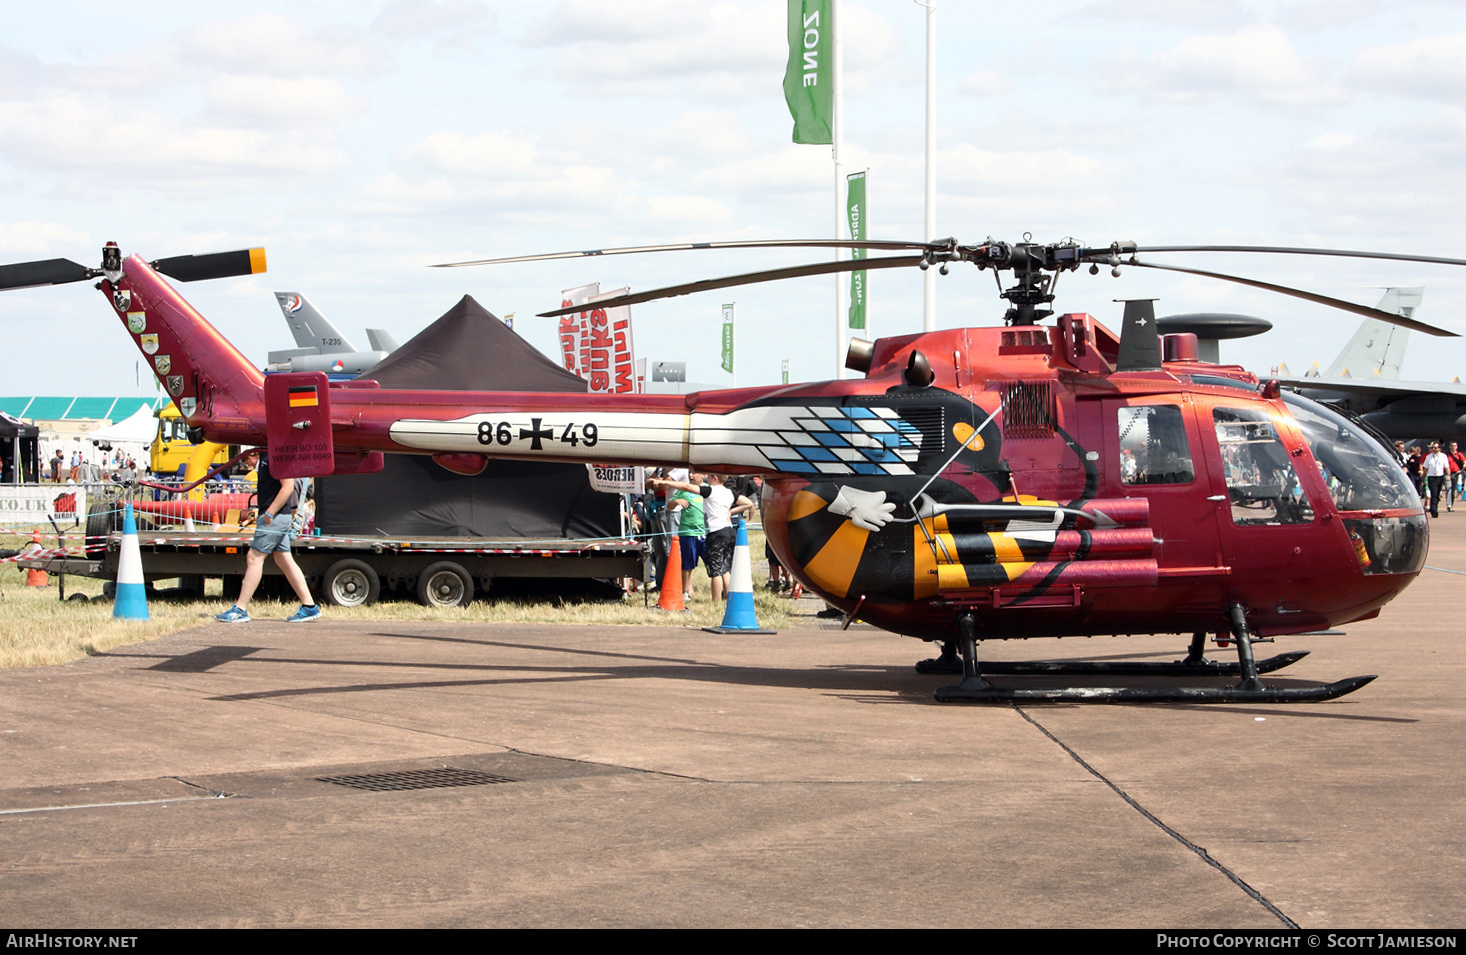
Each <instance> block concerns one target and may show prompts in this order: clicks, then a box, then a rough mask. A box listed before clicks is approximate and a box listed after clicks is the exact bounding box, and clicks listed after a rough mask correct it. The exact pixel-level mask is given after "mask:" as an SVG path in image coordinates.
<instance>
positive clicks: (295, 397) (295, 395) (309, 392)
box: [290, 385, 321, 408]
mask: <svg viewBox="0 0 1466 955" xmlns="http://www.w3.org/2000/svg"><path fill="white" fill-rule="evenodd" d="M320 403H321V399H320V397H319V396H318V395H317V394H316V386H315V385H291V386H290V407H292V408H314V407H316V406H317V405H319V404H320Z"/></svg>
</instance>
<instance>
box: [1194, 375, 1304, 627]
mask: <svg viewBox="0 0 1466 955" xmlns="http://www.w3.org/2000/svg"><path fill="white" fill-rule="evenodd" d="M1203 414H1204V415H1206V416H1207V417H1209V418H1210V419H1211V421H1210V424H1211V425H1212V428H1211V436H1210V437H1209V438H1208V440H1207V443H1206V453H1207V459H1208V465H1209V466H1210V469H1211V472H1212V474H1213V488H1212V490H1213V495H1212V500H1213V501H1215V502H1216V507H1217V524H1218V527H1219V529H1220V534H1221V538H1222V551H1223V553H1224V554H1225V555H1226V556H1227V558H1228V563H1230V564H1232V565H1234V566H1235V567H1237V568H1242V567H1245V568H1246V569H1247V572H1248V574H1249V575H1252V576H1255V577H1258V578H1261V579H1265V580H1268V581H1271V582H1273V584H1274V587H1273V589H1274V590H1275V591H1276V598H1275V599H1276V602H1277V605H1278V606H1279V607H1280V608H1281V607H1283V606H1284V605H1286V603H1287V602H1288V596H1287V595H1288V593H1289V591H1290V590H1291V589H1292V588H1293V586H1294V584H1293V581H1294V579H1295V578H1297V577H1298V576H1299V571H1300V569H1301V566H1307V565H1308V564H1309V562H1310V555H1312V559H1313V560H1316V559H1317V558H1318V556H1319V555H1320V554H1325V553H1329V552H1330V546H1329V545H1330V543H1331V536H1330V535H1329V533H1328V529H1327V528H1326V527H1324V525H1323V522H1322V521H1320V520H1318V515H1317V514H1316V513H1315V511H1316V509H1315V506H1314V502H1313V501H1312V500H1311V499H1310V497H1309V493H1308V490H1307V487H1308V486H1307V485H1305V484H1303V483H1302V482H1301V481H1300V480H1299V477H1298V471H1297V469H1296V468H1295V464H1297V463H1301V462H1305V461H1309V460H1310V459H1309V458H1308V456H1307V455H1306V453H1305V449H1304V445H1303V440H1302V438H1301V437H1299V436H1298V434H1297V433H1295V432H1294V431H1293V429H1292V428H1291V427H1289V426H1288V425H1286V424H1285V423H1284V422H1283V421H1282V420H1281V419H1280V418H1279V417H1278V416H1277V414H1276V413H1275V412H1274V411H1273V410H1272V409H1271V408H1268V407H1265V406H1262V405H1259V404H1253V405H1250V406H1249V405H1237V406H1228V405H1226V404H1223V403H1219V404H1217V405H1215V406H1214V407H1212V408H1211V409H1210V413H1209V414H1207V413H1206V412H1203ZM1269 602H1271V601H1269ZM1282 612H1286V611H1282Z"/></svg>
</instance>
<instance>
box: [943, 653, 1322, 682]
mask: <svg viewBox="0 0 1466 955" xmlns="http://www.w3.org/2000/svg"><path fill="white" fill-rule="evenodd" d="M1306 656H1308V651H1307V650H1293V651H1290V652H1288V653H1280V654H1278V655H1277V656H1272V657H1267V658H1266V659H1263V660H1258V661H1257V664H1256V666H1257V672H1258V673H1273V672H1275V671H1277V670H1281V669H1283V668H1284V667H1290V666H1292V665H1293V664H1295V663H1297V662H1298V661H1299V660H1302V659H1303V658H1304V657H1306ZM982 669H983V672H984V673H998V674H1004V675H1008V676H1238V675H1239V674H1240V673H1241V672H1242V668H1241V666H1240V665H1239V664H1236V663H1216V662H1214V661H1211V660H1202V661H1201V662H1200V663H1190V662H1187V661H1185V660H1177V661H1176V662H1175V663H1145V662H1141V661H1120V662H1115V663H1107V662H1098V661H1096V662H1071V661H1067V660H1019V661H1011V662H1001V661H1000V662H994V661H985V662H984V663H983V665H982ZM916 672H917V673H924V674H950V675H954V676H955V675H960V674H961V673H962V660H961V658H960V657H958V656H957V655H956V654H953V655H952V656H951V657H950V658H948V657H945V656H941V657H933V658H931V659H930V660H922V661H921V662H920V663H918V664H916Z"/></svg>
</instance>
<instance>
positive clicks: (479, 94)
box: [0, 0, 1466, 394]
mask: <svg viewBox="0 0 1466 955" xmlns="http://www.w3.org/2000/svg"><path fill="white" fill-rule="evenodd" d="M240 9H241V8H240V6H239V5H238V4H218V3H209V2H198V3H192V4H187V5H185V4H181V3H176V2H168V3H164V2H149V0H136V2H131V3H128V4H117V3H115V2H110V0H109V2H106V3H100V2H76V3H65V4H29V5H26V6H24V7H21V8H17V9H15V10H8V11H7V21H6V30H5V32H4V34H3V36H0V197H3V198H0V262H14V261H23V260H28V259H39V258H50V257H54V256H64V257H67V258H72V259H75V260H77V261H81V262H84V263H86V264H95V262H96V259H97V256H98V250H99V247H100V245H101V243H102V242H104V241H106V240H109V239H112V240H116V241H117V242H119V243H120V244H121V245H122V246H123V249H124V251H126V252H129V253H130V252H134V251H135V252H140V253H142V254H143V255H145V256H146V257H148V258H156V257H160V256H165V255H176V254H180V253H185V252H208V251H217V250H222V249H231V248H240V247H246V246H252V245H263V246H265V247H266V248H267V249H268V255H269V263H270V270H269V272H268V273H267V274H266V275H262V276H256V277H253V278H250V279H239V280H228V281H220V282H212V283H199V284H197V285H190V286H186V287H185V288H184V292H185V295H186V296H187V297H188V298H189V299H190V300H191V301H192V302H193V303H194V304H195V305H196V306H198V307H199V308H200V310H201V311H203V312H204V314H205V315H206V316H208V317H209V318H210V319H211V320H212V321H214V322H215V324H217V325H218V326H219V327H220V329H221V330H222V331H223V332H224V333H225V334H226V335H228V336H229V337H230V338H231V339H233V340H234V341H235V342H236V344H238V345H239V346H240V347H241V348H242V349H243V350H244V351H245V353H246V354H248V355H249V356H250V357H252V358H254V359H256V360H258V361H260V362H263V360H264V357H265V352H266V351H268V350H269V349H271V348H284V347H289V346H290V344H291V343H290V341H289V338H288V334H287V331H286V329H285V326H284V323H283V321H282V320H281V318H280V315H279V312H278V310H277V309H276V307H275V304H274V299H273V297H272V296H271V294H270V292H271V291H272V290H276V289H278V290H292V291H300V292H303V293H305V294H306V295H307V296H309V297H310V298H311V300H312V301H313V302H314V303H315V304H316V305H317V306H318V307H319V308H320V309H321V310H322V311H323V312H324V313H325V314H326V315H328V316H329V317H331V318H332V319H333V320H334V321H335V322H336V323H337V324H338V325H339V326H340V327H341V328H342V329H343V330H344V331H345V332H346V333H347V334H348V335H351V336H353V337H354V338H355V339H356V340H357V342H358V344H359V345H361V346H363V347H364V346H365V340H364V339H365V336H364V335H363V334H362V329H363V328H364V327H366V326H374V327H378V326H379V327H385V328H388V329H389V330H391V331H392V332H393V333H394V334H395V335H397V337H398V338H399V339H401V340H406V339H407V338H408V337H410V336H411V335H413V334H415V333H416V332H417V331H418V330H419V329H421V328H422V327H423V326H424V325H426V324H427V323H428V322H430V321H431V320H432V319H434V318H436V317H437V316H438V315H439V314H441V313H442V312H444V311H446V310H447V309H448V308H449V307H450V306H451V305H452V304H453V303H454V302H455V301H456V300H457V299H458V298H459V296H461V295H462V294H464V293H465V292H466V293H469V294H472V295H473V296H474V297H475V298H477V299H478V300H479V301H480V302H481V303H483V304H484V305H485V306H486V307H487V308H488V309H489V310H491V311H493V312H495V313H496V314H500V315H502V314H505V313H511V312H512V313H515V314H516V317H517V328H518V329H519V330H521V332H522V333H524V334H525V335H526V336H527V337H528V338H529V339H530V340H531V341H532V342H534V343H535V344H536V345H538V346H539V347H540V348H541V349H542V350H544V351H547V352H553V349H554V344H553V335H552V331H551V323H550V322H549V321H548V320H544V319H534V318H532V317H530V316H531V315H532V313H533V312H535V311H542V310H544V309H545V308H548V307H553V306H555V305H557V304H558V303H559V292H560V290H561V289H564V288H568V287H571V286H576V285H581V284H584V283H587V282H592V281H599V282H601V283H602V285H603V287H605V288H613V287H617V286H621V285H630V286H632V287H633V288H636V289H646V288H651V287H655V286H658V285H663V284H671V283H674V282H679V281H686V280H691V279H697V278H703V277H708V276H713V275H722V274H730V273H735V272H742V271H747V270H752V269H755V268H761V267H770V266H775V265H780V264H795V263H798V262H801V261H807V260H808V258H806V257H805V256H804V255H803V254H801V253H799V252H783V253H763V252H719V253H707V252H693V253H676V254H667V255H661V256H654V257H634V258H633V257H626V258H618V259H601V260H597V261H594V262H569V263H567V262H556V263H535V264H525V265H515V266H499V267H491V268H480V269H474V270H464V269H457V270H431V269H428V268H426V266H427V265H428V264H430V263H434V262H441V261H452V260H457V259H465V258H481V257H487V256H497V255H512V254H520V253H529V252H544V251H555V250H562V249H579V248H596V247H603V246H613V245H626V244H641V243H648V242H663V241H679V240H698V239H733V238H768V237H824V236H828V235H829V234H830V233H831V232H832V230H833V221H834V217H835V213H834V207H835V203H834V197H833V172H832V168H831V162H830V150H829V148H828V147H820V146H796V145H793V144H792V143H791V142H790V129H791V123H790V119H789V114H788V111H787V109H786V107H785V105H784V102H783V96H782V91H781V81H782V76H783V70H784V61H785V55H786V51H785V39H784V37H785V33H784V3H783V2H767V0H749V2H742V0H727V2H719V0H712V2H703V3H687V2H671V0H668V2H662V0H643V2H636V0H619V2H613V0H565V2H558V3H554V2H545V3H507V2H503V3H500V2H473V0H395V2H387V3H367V2H359V0H354V2H350V3H347V2H329V0H292V2H290V3H288V4H285V3H274V2H271V0H257V2H255V3H253V4H250V5H249V9H250V10H251V11H252V12H249V13H247V14H243V15H241V13H240ZM842 9H843V13H844V17H843V35H844V42H845V82H846V90H847V95H846V103H845V130H846V132H845V159H846V162H847V165H848V167H849V168H850V169H861V168H868V169H869V170H870V173H869V175H870V220H871V223H872V227H871V233H872V235H873V237H876V238H920V237H921V229H922V190H923V182H922V170H923V154H922V150H923V115H924V114H923V109H924V106H923V95H924V93H923V85H922V83H923V69H924V57H925V39H924V30H925V14H924V12H923V10H922V8H921V7H919V6H917V5H916V4H914V3H913V2H912V0H843V7H842ZM938 24H939V25H938V30H939V39H938V69H939V83H940V94H939V97H940V101H939V105H938V121H939V125H940V130H939V133H938V137H937V143H938V150H939V158H938V196H939V203H938V217H937V220H938V231H939V233H940V234H943V235H949V234H950V235H956V236H957V237H959V238H960V239H962V240H963V241H968V242H971V241H977V240H980V239H982V238H984V237H986V236H989V235H991V236H994V237H996V238H1000V239H1007V240H1010V241H1016V240H1019V239H1020V238H1021V237H1022V235H1023V234H1024V233H1025V232H1029V233H1032V235H1033V236H1034V238H1035V239H1038V240H1041V241H1049V240H1057V239H1061V238H1064V237H1066V236H1072V237H1075V238H1077V239H1079V240H1080V241H1083V242H1087V243H1092V244H1099V243H1108V242H1109V241H1111V240H1114V239H1136V240H1138V241H1141V242H1142V243H1146V242H1149V243H1152V244H1173V243H1198V244H1204V243H1256V244H1262V243H1266V244H1276V245H1295V246H1310V245H1322V246H1332V247H1337V248H1355V249H1379V250H1385V251H1395V252H1415V253H1423V254H1435V255H1450V256H1456V257H1466V230H1463V228H1462V223H1463V221H1466V200H1463V190H1462V186H1461V182H1460V180H1461V177H1462V175H1463V170H1466V112H1463V105H1462V104H1463V103H1466V4H1463V3H1461V2H1459V0H1457V2H1452V3H1443V2H1410V0H1393V2H1390V3H1385V2H1382V0H1301V2H1282V0H1278V2H1255V0H1100V2H1062V0H1054V2H1050V3H1047V4H997V3H985V2H971V0H964V2H961V3H958V2H954V0H940V7H939V12H938ZM815 257H817V256H810V257H809V258H815ZM1156 258H1157V260H1161V259H1160V257H1159V256H1157V257H1156ZM1165 261H1178V262H1179V263H1180V264H1187V265H1195V266H1198V267H1202V268H1212V269H1216V270H1220V271H1233V272H1239V271H1241V272H1246V273H1247V274H1250V275H1253V276H1255V277H1259V278H1263V279H1265V280H1270V281H1274V282H1280V283H1282V284H1289V285H1296V286H1302V287H1304V288H1308V289H1310V290H1313V291H1318V292H1322V293H1324V294H1327V295H1332V296H1335V297H1338V298H1344V299H1349V300H1352V301H1356V302H1363V303H1367V304H1373V302H1374V301H1376V300H1377V298H1378V295H1379V293H1378V291H1376V290H1375V289H1374V288H1372V287H1378V286H1384V285H1390V284H1397V285H1413V284H1420V285H1425V286H1426V293H1425V299H1424V304H1423V306H1422V308H1421V311H1420V312H1419V317H1421V318H1422V319H1425V320H1427V321H1431V322H1435V323H1438V324H1440V325H1443V326H1446V327H1448V328H1452V329H1455V330H1458V331H1462V332H1466V311H1463V309H1466V270H1462V269H1452V268H1447V267H1442V266H1410V265H1405V266H1402V265H1384V264H1377V263H1376V264H1371V263H1350V262H1346V261H1340V260H1312V259H1286V260H1285V259H1281V258H1270V257H1269V258H1259V257H1243V256H1209V257H1202V256H1188V257H1186V258H1185V259H1184V260H1182V259H1179V258H1178V257H1175V256H1173V257H1170V258H1169V259H1166V260H1165ZM832 281H833V280H831V279H827V278H815V279H804V280H798V281H795V282H786V283H780V284H777V285H764V286H758V287H750V288H745V289H740V290H738V291H737V292H736V293H734V294H731V295H730V294H728V293H723V292H713V293H708V294H705V295H701V296H693V297H688V298H679V299H674V300H671V301H668V302H664V303H655V304H648V305H644V306H639V307H637V308H636V309H635V313H636V322H637V345H638V352H639V354H640V355H641V356H642V357H648V358H651V359H653V360H667V359H673V360H676V359H685V360H687V361H688V363H689V377H690V378H692V379H694V380H699V381H707V382H715V383H724V382H726V381H727V376H726V375H724V374H723V373H722V372H721V371H720V370H718V368H717V362H718V330H717V324H718V321H719V319H718V311H719V306H720V304H721V303H722V302H723V301H726V300H729V299H736V301H737V303H738V305H737V307H738V315H739V366H740V367H739V384H740V385H742V384H755V383H759V382H773V381H777V379H778V374H779V359H781V358H785V357H789V358H791V359H792V361H793V371H794V376H795V378H796V379H818V378H825V377H829V375H830V374H831V373H832V371H833V368H832V364H833V361H832V352H833V345H832V338H833V332H832V325H833V309H834V304H833V299H834V294H833V287H832ZM920 289H921V286H920V279H919V276H918V275H916V274H915V273H913V274H911V275H897V274H895V273H893V272H882V273H878V274H874V275H872V277H871V318H872V332H873V333H874V334H875V335H889V334H905V333H909V332H913V331H918V330H920V327H921V290H920ZM994 291H995V290H994V286H993V283H992V279H991V277H990V276H988V275H985V274H981V273H978V272H976V271H975V270H973V269H971V268H964V269H957V270H955V271H954V272H953V274H952V275H951V276H949V277H947V278H945V279H943V280H941V281H940V283H939V305H938V321H939V324H940V325H942V326H944V327H946V326H960V325H979V324H991V323H993V322H995V321H996V320H997V319H998V317H999V316H1000V315H1001V313H1002V310H1003V304H1002V303H1001V302H1000V301H999V300H998V299H997V298H996V295H995V294H994ZM1059 291H1060V298H1059V301H1058V303H1057V304H1058V307H1059V309H1060V310H1062V311H1088V312H1091V313H1093V314H1095V315H1096V316H1098V317H1099V318H1100V319H1101V320H1102V321H1105V322H1107V323H1109V324H1111V325H1112V326H1116V325H1118V308H1119V307H1118V306H1116V305H1114V304H1113V302H1112V300H1113V299H1115V298H1119V297H1144V296H1158V297H1159V298H1160V300H1161V301H1160V302H1159V304H1158V308H1159V310H1160V312H1161V313H1162V314H1166V313H1175V312H1189V311H1200V310H1217V311H1231V312H1243V313H1248V314H1254V315H1261V316H1263V317H1266V318H1269V319H1271V320H1273V321H1274V322H1275V323H1276V324H1277V325H1278V328H1277V329H1276V330H1275V331H1274V332H1272V333H1270V334H1269V335H1268V336H1265V337H1263V338H1260V339H1254V340H1251V341H1249V342H1246V343H1240V344H1237V345H1235V346H1233V347H1232V348H1231V349H1230V350H1229V351H1226V352H1224V354H1226V355H1229V356H1231V357H1232V358H1234V359H1236V360H1240V361H1242V362H1243V363H1245V364H1247V365H1248V366H1249V367H1252V368H1254V369H1258V370H1263V371H1265V370H1266V369H1267V368H1268V367H1269V366H1271V365H1274V364H1276V363H1277V362H1278V361H1286V362H1287V363H1288V364H1289V365H1290V367H1291V368H1292V369H1293V370H1294V371H1295V372H1301V371H1302V370H1303V369H1304V368H1306V367H1307V366H1308V365H1309V363H1310V362H1312V361H1314V360H1319V361H1321V362H1323V363H1325V364H1326V363H1327V360H1328V359H1329V358H1330V357H1332V355H1333V353H1334V352H1336V351H1337V350H1338V348H1339V346H1340V344H1341V343H1342V341H1343V339H1345V338H1347V337H1348V334H1349V333H1350V332H1351V331H1352V329H1353V328H1354V327H1355V325H1356V324H1357V322H1356V320H1355V319H1354V318H1353V317H1352V316H1349V315H1347V314H1344V313H1337V314H1336V313H1334V312H1332V311H1331V310H1328V309H1324V308H1321V307H1318V306H1313V305H1309V304H1305V303H1300V302H1295V301H1293V300H1290V299H1281V298H1276V297H1272V296H1268V295H1266V294H1265V293H1260V292H1253V291H1250V290H1247V289H1243V288H1240V287H1236V286H1231V285H1227V284H1220V283H1214V282H1210V281H1207V280H1202V279H1182V278H1171V277H1167V276H1163V275H1158V274H1147V273H1144V272H1142V271H1141V270H1134V271H1132V272H1127V273H1126V274H1125V275H1124V276H1123V277H1122V278H1120V279H1118V280H1117V279H1112V278H1110V277H1109V275H1108V274H1107V273H1103V272H1102V273H1101V274H1100V276H1098V277H1090V276H1089V275H1088V274H1074V275H1066V276H1064V278H1063V280H1062V281H1061V283H1060V288H1059ZM0 323H3V324H0V328H3V336H4V339H3V340H4V341H5V342H6V343H7V347H6V349H5V356H6V360H5V362H4V365H3V367H4V372H3V376H4V377H3V384H0V393H4V394H68V393H79V394H133V393H135V392H136V390H137V388H136V385H135V361H136V359H137V357H138V356H137V355H136V354H135V350H134V349H132V348H131V346H130V345H129V344H128V341H127V338H126V337H125V334H124V333H123V332H122V331H121V330H120V329H119V328H118V326H117V324H116V318H115V317H113V316H112V315H111V314H110V313H109V311H108V309H107V308H106V307H105V306H104V305H103V303H102V300H101V298H100V296H99V295H98V293H97V292H95V291H93V290H92V289H91V288H90V286H89V285H85V284H78V285H72V286H66V287H61V288H53V289H35V290H26V291H21V292H9V293H5V294H3V295H0ZM1412 337H1413V348H1412V353H1411V357H1410V358H1409V359H1408V360H1407V363H1406V367H1405V373H1406V375H1407V376H1409V377H1421V378H1429V377H1442V378H1450V377H1453V376H1454V375H1456V374H1460V373H1466V341H1457V340H1436V339H1427V338H1425V337H1424V336H1422V335H1419V334H1416V335H1414V336H1412ZM144 373H145V372H144ZM142 387H143V389H144V391H143V393H146V394H150V393H152V391H153V389H152V385H151V384H150V383H149V382H148V381H146V380H144V381H143V382H142Z"/></svg>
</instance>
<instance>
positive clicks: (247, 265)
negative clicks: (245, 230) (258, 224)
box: [151, 249, 265, 282]
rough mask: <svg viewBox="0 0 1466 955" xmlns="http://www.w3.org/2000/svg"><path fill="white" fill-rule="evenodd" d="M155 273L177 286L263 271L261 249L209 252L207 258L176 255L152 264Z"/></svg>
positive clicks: (263, 259)
mask: <svg viewBox="0 0 1466 955" xmlns="http://www.w3.org/2000/svg"><path fill="white" fill-rule="evenodd" d="M151 264H152V266H153V268H154V269H157V270H158V271H159V272H162V273H163V274H164V275H166V276H168V277H169V278H171V279H176V280H178V281H179V282H201V281H203V280H204V279H224V278H231V277H233V276H236V275H254V274H256V273H259V272H263V271H265V250H264V249H239V250H238V251H235V252H210V253H208V254H206V255H175V256H172V257H171V258H166V259H158V260H156V261H154V262H152V263H151Z"/></svg>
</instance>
